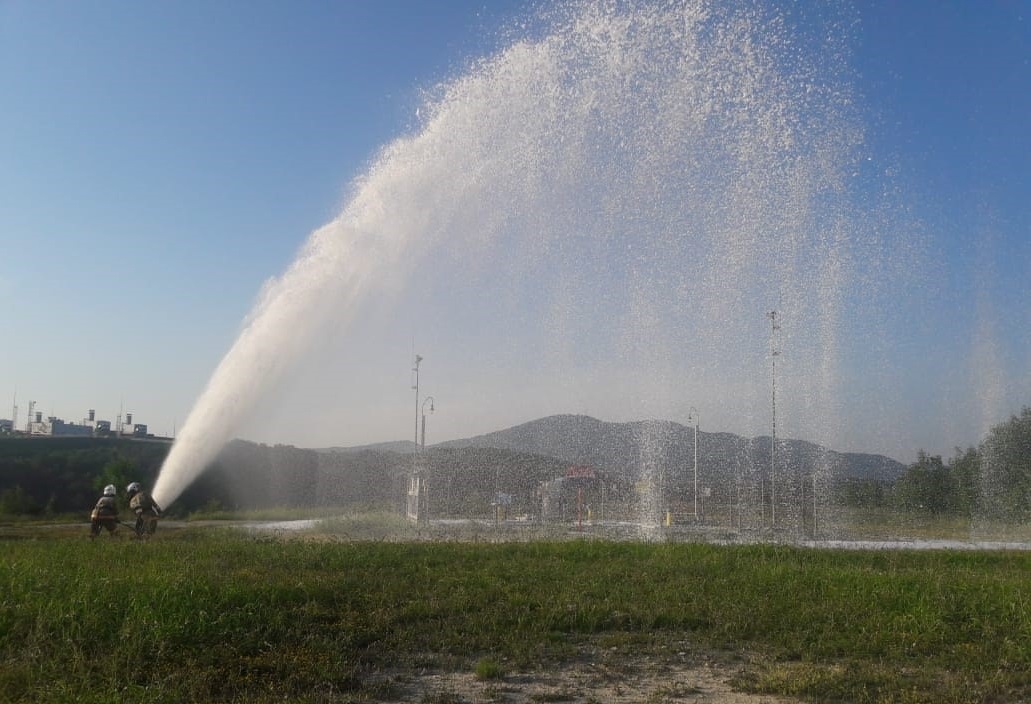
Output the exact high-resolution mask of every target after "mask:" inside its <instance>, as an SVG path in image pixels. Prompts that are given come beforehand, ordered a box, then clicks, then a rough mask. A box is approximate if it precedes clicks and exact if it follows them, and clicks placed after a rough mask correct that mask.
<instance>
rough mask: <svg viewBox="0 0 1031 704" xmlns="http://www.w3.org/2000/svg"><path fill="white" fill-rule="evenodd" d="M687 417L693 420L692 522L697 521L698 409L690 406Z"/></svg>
mask: <svg viewBox="0 0 1031 704" xmlns="http://www.w3.org/2000/svg"><path fill="white" fill-rule="evenodd" d="M687 419H688V421H694V522H695V523H698V409H697V408H695V407H694V406H691V408H690V409H689V410H688V412H687Z"/></svg>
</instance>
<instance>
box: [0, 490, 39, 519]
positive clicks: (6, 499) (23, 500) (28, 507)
mask: <svg viewBox="0 0 1031 704" xmlns="http://www.w3.org/2000/svg"><path fill="white" fill-rule="evenodd" d="M39 512H40V507H39V504H38V503H36V502H35V501H34V500H33V499H32V497H31V496H29V493H28V492H27V491H25V490H24V489H22V487H21V485H20V484H15V485H14V486H12V487H11V488H9V489H6V490H5V491H3V492H0V516H25V515H34V514H37V513H39Z"/></svg>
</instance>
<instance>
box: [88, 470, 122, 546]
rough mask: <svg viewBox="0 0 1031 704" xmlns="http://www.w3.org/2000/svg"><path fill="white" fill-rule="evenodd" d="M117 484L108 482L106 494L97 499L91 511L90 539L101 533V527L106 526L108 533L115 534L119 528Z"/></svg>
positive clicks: (105, 489) (105, 488)
mask: <svg viewBox="0 0 1031 704" xmlns="http://www.w3.org/2000/svg"><path fill="white" fill-rule="evenodd" d="M115 493H116V490H115V485H114V484H108V485H107V486H105V487H104V495H103V496H101V497H100V500H99V501H97V505H96V506H94V507H93V511H92V513H90V517H89V518H90V527H89V537H90V539H93V538H96V537H97V536H98V535H100V529H101V528H106V529H107V532H108V534H109V535H110V534H114V532H115V529H116V528H118V503H117V502H116V501H115Z"/></svg>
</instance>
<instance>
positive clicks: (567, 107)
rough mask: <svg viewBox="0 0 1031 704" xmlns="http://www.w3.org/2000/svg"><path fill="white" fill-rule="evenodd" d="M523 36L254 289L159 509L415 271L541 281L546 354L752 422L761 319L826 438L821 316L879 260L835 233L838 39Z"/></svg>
mask: <svg viewBox="0 0 1031 704" xmlns="http://www.w3.org/2000/svg"><path fill="white" fill-rule="evenodd" d="M795 19H796V20H797V19H798V18H795ZM816 19H817V20H818V21H819V22H830V21H829V20H827V19H826V18H822V19H821V18H816ZM536 20H537V21H535V22H532V23H529V24H528V25H527V27H528V28H526V29H524V30H523V31H522V33H521V36H519V37H518V38H515V39H511V40H509V41H508V42H507V43H506V45H505V47H504V48H502V49H500V50H499V51H497V52H496V53H495V54H493V55H492V56H489V57H487V58H485V59H483V60H481V61H479V62H477V63H475V64H474V65H472V66H471V67H470V68H469V69H468V70H466V71H465V72H464V73H463V74H462V75H458V76H457V77H455V78H453V79H451V80H449V81H447V82H445V83H443V84H442V85H440V86H439V87H438V88H437V89H436V90H435V91H434V93H433V95H432V96H431V97H429V98H427V100H426V102H425V104H424V105H423V106H422V107H421V108H420V111H419V116H420V120H421V121H420V123H419V125H418V127H417V128H416V129H415V130H413V132H412V133H411V134H409V135H408V136H404V137H401V138H399V139H397V140H395V141H393V142H391V143H389V144H387V145H386V146H385V147H384V148H383V149H382V150H381V151H380V153H379V154H378V155H377V157H376V158H375V160H374V161H373V163H372V166H371V168H369V169H368V171H367V173H365V174H364V175H363V176H362V177H360V178H359V179H357V180H356V182H355V183H354V184H353V186H352V189H351V195H350V196H349V200H348V202H347V203H346V205H345V207H344V208H343V210H342V212H341V213H340V215H339V216H338V217H337V218H336V219H334V220H333V221H332V222H330V223H329V224H327V225H325V226H324V227H322V228H320V229H318V230H316V231H315V232H314V233H312V234H311V235H310V237H309V239H308V241H307V243H306V244H305V245H304V247H303V249H302V250H301V252H300V254H299V255H298V257H297V258H296V260H295V261H294V262H293V263H292V264H291V265H290V267H289V268H288V269H287V270H286V272H285V273H283V274H282V275H281V276H279V277H278V278H276V279H273V280H271V281H269V282H268V283H267V285H266V286H265V287H264V288H263V290H262V291H261V294H260V296H259V298H258V301H257V303H256V305H255V306H254V309H253V311H252V312H251V313H250V315H249V316H248V318H247V319H246V321H245V322H244V325H243V328H242V331H241V332H240V334H239V336H238V338H237V339H236V341H235V342H234V343H233V345H232V347H231V348H230V350H229V351H228V353H227V354H226V355H225V357H224V358H223V359H222V361H221V363H220V364H219V365H218V367H217V369H216V370H215V372H214V374H213V375H212V377H211V379H210V381H209V382H208V385H207V387H206V388H205V389H204V391H203V393H202V394H201V395H200V397H199V398H198V400H197V402H196V404H195V406H194V408H193V410H192V412H191V413H190V415H189V418H188V419H187V422H186V424H185V425H184V426H183V428H182V429H181V432H180V434H179V437H178V438H177V439H176V442H175V444H174V446H173V448H172V450H171V452H170V454H169V456H168V458H167V460H166V462H165V464H164V466H163V468H162V470H161V473H160V476H159V478H158V482H157V485H156V487H155V489H154V493H155V498H156V499H157V500H158V502H159V503H161V504H162V505H170V504H172V503H173V502H174V501H175V499H176V498H177V497H178V496H179V495H180V493H181V492H182V491H183V490H184V489H185V488H186V487H187V486H188V485H189V484H190V483H191V482H192V481H193V480H194V479H195V478H196V477H197V475H198V474H199V473H200V472H202V471H203V470H204V468H205V467H206V466H207V465H208V464H209V463H210V462H211V461H212V460H213V458H214V457H215V456H216V455H217V453H218V452H219V450H220V449H221V448H222V447H223V445H224V444H225V443H226V442H227V441H228V440H230V439H231V438H232V437H233V436H234V433H236V432H238V431H239V429H240V427H241V424H242V422H243V419H244V418H245V416H246V414H247V412H248V410H249V409H250V408H252V407H253V406H254V405H255V404H256V403H259V402H260V401H261V399H262V398H263V397H265V396H266V395H268V394H269V393H270V392H271V391H272V390H273V389H275V388H276V385H277V384H278V383H280V382H281V380H282V378H283V375H284V374H285V373H286V372H288V371H289V370H290V368H291V367H292V366H294V365H295V364H296V363H297V362H298V360H299V359H301V358H302V357H303V356H304V355H305V353H306V351H307V350H308V349H309V348H310V346H311V345H312V343H313V341H314V340H315V339H316V336H318V335H319V334H320V331H321V330H323V329H324V328H326V327H327V326H332V327H335V328H339V326H340V325H341V324H346V322H347V321H348V319H349V318H351V317H353V316H354V314H355V313H356V311H358V310H359V309H360V307H361V306H362V305H363V302H367V299H368V298H369V296H370V295H371V294H373V293H375V292H378V291H380V290H382V289H384V288H386V287H392V286H393V287H400V286H401V285H402V284H403V282H404V281H405V280H406V277H408V276H409V275H410V274H412V270H413V268H414V267H416V266H417V265H418V263H419V262H420V261H422V260H424V259H425V258H426V257H427V256H428V255H429V254H430V253H434V254H433V256H437V253H440V252H447V253H449V256H452V257H454V258H457V259H459V260H465V261H468V262H474V263H475V266H477V267H480V268H486V269H488V270H493V269H497V271H498V276H497V277H496V279H497V280H499V281H501V282H504V283H505V285H509V286H510V289H509V290H510V291H511V292H512V293H511V295H512V296H515V297H518V296H520V295H521V293H520V292H521V289H520V288H519V286H520V285H522V284H520V283H519V281H520V280H521V277H523V276H524V275H525V274H526V273H527V272H532V273H537V274H541V273H542V272H543V273H546V274H547V282H548V283H547V284H546V286H545V289H544V296H545V298H546V301H545V306H546V307H547V308H548V309H549V314H550V319H551V320H553V321H554V332H555V335H554V336H553V337H554V338H556V339H559V338H563V337H564V338H566V339H567V340H568V339H576V336H578V335H584V334H591V333H592V332H593V333H595V334H596V333H597V329H598V328H599V326H601V327H602V335H596V336H597V337H602V338H604V339H606V340H608V341H609V342H610V343H611V349H608V350H601V352H602V353H609V354H610V356H611V358H612V359H613V360H617V362H618V361H619V360H622V363H623V364H625V365H630V366H633V367H634V371H635V373H640V374H641V375H642V376H644V377H647V378H648V379H650V380H652V381H655V380H659V382H660V383H658V384H655V385H654V386H655V387H656V388H660V387H661V386H662V384H661V381H662V379H663V378H664V377H666V376H667V375H669V374H672V373H674V372H673V370H674V368H675V367H676V364H675V363H674V361H673V360H674V358H675V357H677V358H679V357H683V358H690V359H692V360H694V364H695V365H696V368H697V369H702V370H703V371H704V374H699V376H700V377H704V382H699V383H704V384H705V385H707V386H709V387H719V388H720V389H721V393H722V394H723V395H724V397H725V398H727V399H731V398H737V399H739V401H738V403H739V404H740V405H739V407H738V408H737V410H742V412H744V413H750V414H752V415H754V416H755V417H757V418H765V417H766V414H768V410H769V406H768V394H769V387H768V372H767V371H766V370H767V368H768V367H767V365H768V361H769V360H768V358H767V357H766V356H764V352H763V348H764V347H765V339H766V331H765V330H766V328H765V327H764V325H765V324H766V323H767V322H768V321H766V320H765V317H764V314H765V311H766V310H769V309H770V308H771V307H777V306H779V307H782V308H783V309H784V310H785V311H787V312H786V313H785V315H784V316H783V319H784V324H783V325H784V334H785V345H786V346H790V347H791V349H793V350H795V353H794V355H793V356H792V357H791V358H790V360H789V361H785V362H784V368H785V373H786V374H791V373H792V365H794V371H795V372H796V374H797V379H798V382H797V388H796V397H798V398H802V399H804V402H802V403H800V404H799V411H798V413H799V414H803V415H805V416H806V417H805V418H801V419H800V420H799V422H800V423H801V422H811V423H813V424H815V426H814V427H817V430H822V431H825V432H828V433H830V435H833V426H834V424H835V423H836V422H837V420H836V418H837V416H836V414H835V412H834V408H835V403H836V399H837V398H838V396H839V393H838V389H837V384H838V374H837V365H836V359H837V353H838V352H837V348H838V344H839V343H838V339H839V324H840V319H841V316H842V313H841V307H842V292H843V291H844V290H845V288H846V287H847V286H849V285H851V281H852V278H853V277H854V276H855V274H856V271H857V270H858V265H857V262H860V261H870V260H875V259H876V258H877V257H876V256H871V252H872V250H874V249H876V248H877V247H878V246H880V245H879V243H878V242H877V241H876V238H874V237H870V236H869V234H868V233H867V234H866V235H864V236H862V237H860V236H857V234H856V231H855V228H854V226H853V224H852V223H854V222H855V221H856V218H855V217H854V215H853V214H852V209H853V208H854V204H853V203H852V202H850V195H849V183H848V181H849V178H850V177H851V174H852V171H853V166H854V164H855V162H856V161H857V159H858V151H859V149H860V147H861V144H862V139H863V134H862V130H861V129H860V128H859V126H858V120H857V119H856V118H855V116H854V114H853V112H852V108H851V104H852V96H851V95H850V92H849V89H848V81H847V80H846V79H845V78H844V73H845V65H846V64H847V60H846V57H845V56H844V55H843V51H842V46H843V45H844V44H845V41H844V40H843V39H842V40H840V41H839V40H835V39H833V37H835V36H839V37H840V36H841V34H842V32H840V31H838V30H837V29H835V28H834V27H833V26H831V24H828V25H827V26H823V27H821V28H820V30H819V31H812V32H808V33H806V34H805V35H804V36H803V35H802V34H800V33H799V32H798V30H797V27H796V26H795V25H794V24H793V23H792V22H791V21H789V19H788V18H787V17H786V15H785V14H782V13H780V12H778V11H777V10H775V9H771V8H770V7H769V6H768V5H767V4H766V3H760V2H757V3H754V4H750V3H747V2H746V3H739V2H719V1H706V0H682V1H679V2H671V3H651V2H645V1H641V2H577V3H572V4H567V5H562V6H560V7H558V8H556V9H552V10H549V11H548V13H547V15H546V16H543V17H539V18H536ZM817 37H819V38H817ZM827 37H832V39H827ZM558 282H561V283H558ZM803 320H804V321H805V324H804V325H802V324H800V322H799V321H803ZM793 322H794V324H793ZM604 326H609V327H604ZM609 332H611V334H608V333H609ZM560 342H561V340H560ZM594 342H595V343H596V342H597V340H596V339H595V341H594ZM355 344H358V343H357V342H356V343H355ZM556 344H559V343H556ZM595 347H603V345H597V344H595ZM785 359H786V360H787V359H788V357H787V355H785ZM778 364H780V363H778ZM803 372H804V373H803ZM745 380H747V381H745ZM528 383H533V382H532V380H528ZM728 403H730V401H728ZM645 464H647V463H645Z"/></svg>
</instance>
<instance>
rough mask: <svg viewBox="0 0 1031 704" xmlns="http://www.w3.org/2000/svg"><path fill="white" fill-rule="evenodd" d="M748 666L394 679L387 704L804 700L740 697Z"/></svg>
mask: <svg viewBox="0 0 1031 704" xmlns="http://www.w3.org/2000/svg"><path fill="white" fill-rule="evenodd" d="M744 669H745V665H744V664H735V663H726V662H719V661H716V660H714V661H710V662H701V663H699V662H697V659H696V658H691V657H690V656H689V655H688V654H686V653H677V654H675V655H672V656H671V657H663V658H655V657H653V656H648V655H645V656H641V657H640V658H636V659H631V661H627V659H626V658H625V657H611V656H609V657H605V656H603V657H600V658H597V659H585V660H583V661H580V662H575V663H570V664H567V665H562V666H558V667H554V668H541V669H538V670H534V671H530V672H512V673H508V674H506V675H505V676H504V677H502V678H500V679H494V680H482V679H480V678H478V677H477V676H476V674H475V673H473V672H471V671H462V672H439V671H425V672H417V673H413V672H411V671H410V670H408V671H404V672H400V671H397V672H393V673H387V674H386V676H385V677H384V679H383V683H384V685H385V686H384V693H383V698H382V699H380V701H383V702H390V703H391V704H487V703H495V702H497V703H504V704H540V703H541V702H570V703H572V704H603V703H604V704H610V703H611V704H665V703H667V702H669V703H674V702H685V703H693V702H697V703H701V702H706V703H708V704H795V703H796V702H798V701H800V700H796V699H790V698H784V697H775V696H770V695H756V694H747V693H743V692H739V691H735V689H734V687H733V686H732V685H731V682H732V680H733V679H734V678H735V676H737V675H739V674H740V673H741V672H742V671H743V670H744Z"/></svg>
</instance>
